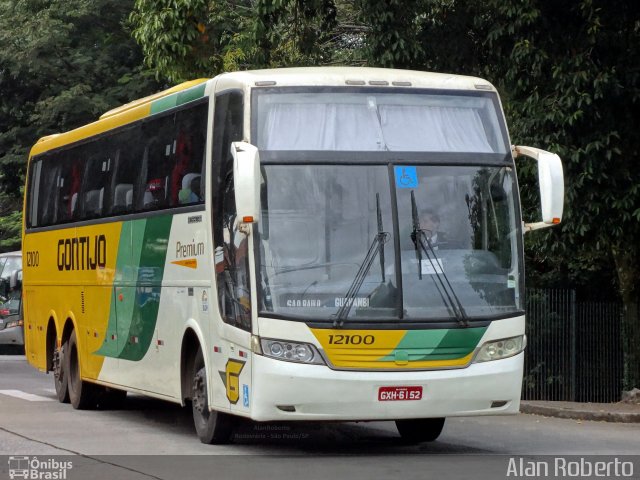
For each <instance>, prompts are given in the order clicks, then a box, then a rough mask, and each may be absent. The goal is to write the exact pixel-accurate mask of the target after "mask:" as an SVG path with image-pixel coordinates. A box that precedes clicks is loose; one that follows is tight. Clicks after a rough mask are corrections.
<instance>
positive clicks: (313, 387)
mask: <svg viewBox="0 0 640 480" xmlns="http://www.w3.org/2000/svg"><path fill="white" fill-rule="evenodd" d="M253 359H254V362H253V391H254V392H257V395H255V396H254V397H253V398H252V399H251V401H252V405H251V418H252V419H254V420H258V421H270V420H345V421H349V420H396V419H402V418H429V417H455V416H472V415H509V414H516V413H518V411H519V409H520V391H521V386H522V372H523V365H524V353H520V354H518V355H516V356H514V357H511V358H506V359H503V360H495V361H491V362H485V363H477V364H475V363H474V364H471V365H470V366H468V367H467V368H461V369H451V370H430V371H410V372H407V371H403V372H398V371H377V372H376V371H336V370H331V369H329V368H328V367H326V366H321V365H303V364H297V363H289V362H283V361H279V360H274V359H270V358H267V357H264V356H261V355H255V356H254V357H253ZM383 386H385V387H388V386H422V388H423V394H422V399H421V400H411V401H378V390H379V388H380V387H383ZM494 402H496V403H494ZM503 402H505V403H503ZM492 404H493V407H492ZM279 407H285V409H286V410H291V411H283V409H282V408H279Z"/></svg>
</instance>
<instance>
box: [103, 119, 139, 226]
mask: <svg viewBox="0 0 640 480" xmlns="http://www.w3.org/2000/svg"><path fill="white" fill-rule="evenodd" d="M139 136H140V126H135V127H132V128H129V129H127V130H124V131H121V132H119V133H117V134H115V135H113V137H111V138H110V139H109V142H110V145H112V151H114V152H115V154H114V155H113V167H112V169H113V175H112V177H111V188H110V190H111V197H110V201H109V209H108V210H107V211H108V213H110V214H111V215H121V214H126V213H132V212H133V211H134V205H135V199H136V198H137V196H138V192H139V191H140V186H139V183H140V167H141V163H142V148H141V146H140V139H139Z"/></svg>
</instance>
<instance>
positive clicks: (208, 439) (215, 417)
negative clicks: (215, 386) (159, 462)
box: [191, 349, 233, 444]
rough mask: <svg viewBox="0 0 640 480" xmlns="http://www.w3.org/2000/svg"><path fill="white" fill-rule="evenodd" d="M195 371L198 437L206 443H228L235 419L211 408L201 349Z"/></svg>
mask: <svg viewBox="0 0 640 480" xmlns="http://www.w3.org/2000/svg"><path fill="white" fill-rule="evenodd" d="M193 372H194V374H193V384H192V385H193V391H192V397H191V408H192V411H193V423H194V425H195V427H196V432H197V434H198V438H199V439H200V441H201V442H202V443H206V444H221V443H228V442H229V440H230V438H231V434H232V432H233V420H232V417H231V416H230V415H228V414H226V413H222V412H216V411H215V410H209V397H208V390H207V372H206V369H205V366H204V357H203V355H202V350H201V349H198V353H197V354H196V358H195V361H194V365H193Z"/></svg>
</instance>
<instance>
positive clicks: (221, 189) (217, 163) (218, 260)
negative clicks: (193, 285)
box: [212, 91, 251, 331]
mask: <svg viewBox="0 0 640 480" xmlns="http://www.w3.org/2000/svg"><path fill="white" fill-rule="evenodd" d="M242 108H243V97H242V94H241V93H240V92H236V91H232V92H228V93H223V94H220V95H218V96H217V97H216V103H215V117H214V125H213V172H212V174H213V185H214V188H213V205H214V212H213V224H214V242H215V260H214V261H215V269H216V284H217V288H218V305H219V309H220V315H221V316H222V319H223V321H225V322H226V323H229V324H231V325H234V326H236V327H238V328H242V329H244V330H248V331H250V330H251V287H250V282H249V256H248V245H249V242H248V239H247V237H246V236H245V235H244V234H242V233H240V232H238V230H237V229H236V223H237V218H236V217H237V215H236V205H235V191H234V183H233V157H232V156H231V142H234V141H238V140H242V124H243V116H242Z"/></svg>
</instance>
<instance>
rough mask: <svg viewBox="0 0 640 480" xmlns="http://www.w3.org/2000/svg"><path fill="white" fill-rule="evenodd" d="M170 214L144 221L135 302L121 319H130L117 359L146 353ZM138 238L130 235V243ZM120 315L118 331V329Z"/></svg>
mask: <svg viewBox="0 0 640 480" xmlns="http://www.w3.org/2000/svg"><path fill="white" fill-rule="evenodd" d="M172 219H173V217H172V216H171V215H163V216H160V217H152V218H149V219H147V220H146V225H145V229H144V236H143V238H142V241H141V242H140V243H141V244H142V251H141V254H140V261H139V264H138V279H137V286H136V292H135V304H134V307H133V312H132V315H131V316H129V317H128V318H124V319H123V320H125V321H129V322H130V325H129V334H128V336H127V338H126V341H125V342H124V348H123V349H122V351H121V352H120V355H119V356H118V358H122V359H125V360H133V361H137V360H141V359H142V358H143V357H144V356H145V355H146V353H147V350H148V349H149V346H150V345H151V341H152V340H153V333H154V331H155V328H156V323H157V321H158V309H159V307H160V294H161V285H162V277H163V275H164V265H165V261H166V258H167V247H168V245H169V234H170V232H171V221H172ZM139 241H140V240H139V238H136V236H135V235H134V236H132V243H133V244H136V243H138V242H139ZM121 323H124V322H120V318H118V330H119V331H121V330H122V329H123V328H122V327H124V325H122V326H121Z"/></svg>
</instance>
